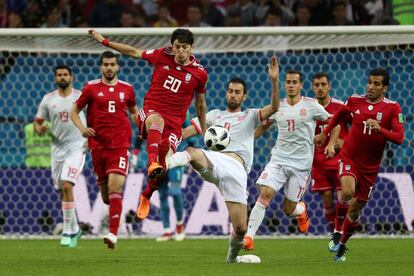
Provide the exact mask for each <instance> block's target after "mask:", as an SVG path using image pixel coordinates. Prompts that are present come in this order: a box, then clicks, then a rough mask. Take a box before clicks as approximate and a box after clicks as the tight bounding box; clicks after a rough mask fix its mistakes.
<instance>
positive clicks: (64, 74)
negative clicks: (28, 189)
mask: <svg viewBox="0 0 414 276" xmlns="http://www.w3.org/2000/svg"><path fill="white" fill-rule="evenodd" d="M72 81H73V76H72V70H71V68H70V67H69V66H66V65H59V66H57V67H56V68H55V83H56V85H57V89H56V90H54V91H52V92H50V93H48V94H46V95H45V96H44V97H43V99H42V101H41V103H40V105H39V109H38V111H37V114H36V118H35V122H34V129H35V131H36V132H37V133H39V134H44V133H46V131H47V130H48V128H49V126H48V125H45V124H43V122H44V121H45V120H48V121H51V124H52V125H51V130H52V179H53V184H54V186H55V188H56V189H57V190H60V193H61V199H62V213H63V232H62V237H61V240H60V245H62V246H64V247H76V245H77V242H78V239H79V238H80V236H81V234H82V232H81V229H80V228H79V225H78V221H77V218H76V211H75V210H76V209H75V203H74V198H73V186H74V185H75V183H76V180H77V179H78V177H79V174H80V173H81V171H82V169H83V165H84V162H85V141H86V139H85V138H83V137H82V135H81V134H80V132H79V131H78V130H77V128H76V127H75V125H74V124H73V123H72V121H71V119H70V116H69V114H70V111H71V109H72V105H73V103H74V102H75V101H76V100H77V99H78V97H79V96H80V94H81V91H79V90H76V89H74V88H72ZM81 118H82V120H83V122H86V120H85V115H84V114H82V115H81Z"/></svg>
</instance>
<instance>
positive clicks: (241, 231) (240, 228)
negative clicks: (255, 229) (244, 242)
mask: <svg viewBox="0 0 414 276" xmlns="http://www.w3.org/2000/svg"><path fill="white" fill-rule="evenodd" d="M233 232H234V235H235V236H237V237H240V238H243V237H244V235H245V234H246V232H247V227H246V226H245V225H236V226H234V229H233Z"/></svg>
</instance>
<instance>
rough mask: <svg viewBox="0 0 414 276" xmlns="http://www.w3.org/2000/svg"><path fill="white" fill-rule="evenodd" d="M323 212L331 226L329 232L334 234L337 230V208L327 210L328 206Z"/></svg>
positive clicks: (324, 207)
mask: <svg viewBox="0 0 414 276" xmlns="http://www.w3.org/2000/svg"><path fill="white" fill-rule="evenodd" d="M323 212H324V214H325V219H326V221H327V222H328V224H329V230H330V231H331V232H333V231H334V229H335V208H334V207H329V208H326V206H323Z"/></svg>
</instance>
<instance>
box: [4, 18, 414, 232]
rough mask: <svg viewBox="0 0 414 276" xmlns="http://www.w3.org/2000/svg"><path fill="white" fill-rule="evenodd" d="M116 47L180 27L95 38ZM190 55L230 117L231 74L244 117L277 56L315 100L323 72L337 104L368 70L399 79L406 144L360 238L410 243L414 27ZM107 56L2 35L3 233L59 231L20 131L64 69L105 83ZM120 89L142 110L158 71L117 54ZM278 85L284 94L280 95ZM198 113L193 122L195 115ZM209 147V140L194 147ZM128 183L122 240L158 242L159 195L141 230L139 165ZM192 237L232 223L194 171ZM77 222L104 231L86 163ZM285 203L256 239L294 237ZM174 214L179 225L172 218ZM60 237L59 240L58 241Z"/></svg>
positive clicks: (34, 35)
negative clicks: (238, 81) (102, 59)
mask: <svg viewBox="0 0 414 276" xmlns="http://www.w3.org/2000/svg"><path fill="white" fill-rule="evenodd" d="M97 30H98V31H99V32H100V33H102V34H103V35H104V36H106V37H108V38H110V39H111V40H113V41H117V42H123V43H127V44H130V45H132V46H135V47H138V48H141V49H152V48H157V47H162V46H164V45H168V44H169V43H170V41H169V39H170V34H171V33H172V31H173V30H174V29H173V28H103V29H97ZM191 30H192V31H193V33H194V35H195V48H194V53H195V55H196V57H197V58H199V59H200V62H201V64H202V65H203V66H204V67H205V68H206V69H207V71H208V74H209V81H208V84H207V94H206V101H207V105H208V108H209V109H214V108H225V107H226V105H225V99H224V95H225V84H226V83H227V81H228V80H229V79H230V78H231V77H234V76H238V77H241V78H243V79H245V80H246V82H247V87H248V95H247V100H246V101H245V103H244V107H246V108H247V107H261V106H263V105H265V104H268V103H269V102H270V87H271V85H270V81H269V80H268V76H267V64H268V62H269V60H270V57H271V56H273V55H276V56H277V57H278V58H279V64H280V72H281V82H282V80H283V79H282V78H283V76H284V74H285V72H286V71H287V70H289V69H297V70H299V71H301V72H302V73H303V75H304V88H303V94H304V95H306V96H309V97H313V93H312V91H311V85H310V84H311V78H312V76H313V75H314V74H316V73H318V72H321V71H323V72H325V73H327V74H328V75H329V77H330V79H331V84H332V93H331V95H332V96H334V97H335V98H338V99H340V100H343V101H345V100H346V99H347V98H348V97H349V96H350V95H351V94H353V93H355V92H356V93H360V94H362V93H364V91H365V89H366V88H365V87H366V82H367V78H368V75H367V74H368V72H369V70H371V69H373V68H375V67H384V68H385V69H387V70H388V72H389V73H390V76H391V82H390V86H389V91H388V92H387V93H388V94H387V97H389V98H390V99H392V100H395V101H398V102H399V103H400V105H401V107H402V110H403V114H404V116H405V142H404V144H403V145H401V146H396V145H393V144H389V145H388V146H387V149H386V152H385V154H384V158H383V163H382V167H381V173H380V177H379V178H378V181H377V184H376V186H375V188H374V190H373V193H372V199H371V200H370V202H369V203H368V204H367V207H366V208H365V209H364V210H363V214H362V218H361V223H362V226H361V229H360V232H361V233H364V234H404V233H407V232H408V231H412V230H413V222H414V191H413V181H412V180H413V177H414V171H413V165H412V164H414V150H413V148H414V139H413V138H414V122H413V115H412V114H414V96H413V92H412V88H413V87H414V26H349V27H306V28H301V27H281V28H273V27H243V28H192V29H191ZM107 49H108V48H106V47H104V46H102V45H100V44H99V43H97V42H96V41H94V40H93V39H92V38H91V37H89V36H88V29H60V28H59V29H2V31H1V32H0V181H1V183H0V234H5V235H25V234H36V235H38V234H53V233H56V231H57V230H58V229H59V227H58V226H59V223H60V222H61V221H62V218H61V212H60V199H59V194H58V193H57V192H56V191H54V190H53V185H52V181H51V176H50V170H48V169H34V168H28V167H27V166H26V164H25V157H26V153H27V152H26V148H25V131H24V127H25V126H26V125H27V124H29V123H30V122H32V121H33V118H34V115H35V114H36V111H37V107H38V105H39V103H40V100H41V99H42V97H43V95H44V94H45V93H47V92H49V91H51V90H53V89H54V87H55V86H54V83H53V68H54V67H55V66H56V65H58V64H67V65H69V66H70V67H71V68H72V70H73V75H74V87H75V88H77V89H81V88H82V86H83V85H84V84H85V82H86V81H88V80H91V79H96V78H99V76H100V72H99V65H98V59H99V54H100V53H102V52H103V51H104V50H107ZM119 62H120V65H121V71H120V76H119V77H120V79H122V80H125V81H128V82H130V83H131V84H132V85H133V86H134V88H135V91H136V98H137V102H138V104H139V105H140V104H142V100H143V97H144V95H145V93H146V91H147V89H148V87H149V85H150V82H151V73H152V67H151V66H150V65H149V64H148V63H147V62H145V61H143V60H137V59H132V58H129V57H126V56H121V58H120V60H119ZM283 90H284V89H283V85H281V96H282V97H283V96H284V91H283ZM190 112H191V113H192V115H193V116H195V111H194V108H193V107H192V108H191V109H190ZM276 137H277V131H276V130H275V129H272V130H270V131H269V132H268V133H266V134H265V135H264V136H263V137H261V138H259V139H257V141H256V142H255V149H254V152H255V157H254V164H253V169H252V171H251V173H250V175H249V179H248V189H249V198H248V208H249V210H250V208H251V207H253V205H254V202H255V200H256V197H257V195H258V191H257V189H256V187H255V185H254V183H255V181H256V180H257V178H258V177H259V175H260V172H261V170H262V169H263V167H264V166H265V164H266V162H267V161H268V160H269V157H270V156H269V154H270V150H271V148H272V146H273V145H274V143H275V139H276ZM198 145H199V146H202V139H200V140H199V141H198ZM139 158H140V162H139V164H140V166H141V169H142V170H140V171H138V172H137V173H134V174H131V175H130V176H129V177H128V179H127V182H126V186H125V190H124V211H123V214H122V215H123V217H124V218H125V219H122V220H121V233H123V234H128V233H129V234H132V235H142V234H146V235H158V234H160V233H162V226H161V222H160V217H159V209H158V207H159V199H158V195H157V194H155V195H154V198H153V201H152V202H153V206H152V211H151V213H150V216H149V218H148V219H146V220H144V221H143V222H137V221H135V220H134V218H133V216H131V215H130V211H133V210H135V208H136V205H137V201H138V195H139V193H140V192H141V190H142V189H143V187H144V186H145V177H144V174H143V166H145V162H146V161H145V158H146V157H145V154H141V155H140V157H139ZM182 187H183V191H184V195H185V201H186V204H185V207H186V211H185V214H186V215H185V223H186V231H187V233H188V234H192V235H227V234H228V233H229V232H230V231H231V227H230V224H229V220H228V214H227V210H226V207H225V204H224V202H223V199H222V197H221V196H220V194H219V192H218V190H217V188H216V187H214V186H213V185H212V184H210V183H207V182H203V181H202V180H201V179H200V177H199V176H197V174H196V173H194V172H191V173H186V174H185V177H184V180H183V183H182ZM75 200H76V206H77V214H78V217H79V220H80V221H82V222H84V223H87V224H89V225H90V226H92V227H93V229H92V230H91V233H94V234H97V233H104V232H105V231H107V225H106V224H105V222H106V217H105V216H106V214H107V211H106V206H105V205H104V204H103V203H102V202H101V199H100V195H99V194H98V189H97V186H96V182H95V178H94V176H93V172H92V165H91V162H90V159H89V160H88V162H87V165H86V168H85V170H84V173H83V175H82V176H81V178H80V180H79V183H77V185H76V186H75ZM281 200H282V196H281V194H278V195H277V196H276V198H275V200H274V201H273V202H272V203H271V204H270V206H269V208H268V209H267V211H266V218H265V220H264V222H263V224H262V226H261V227H260V229H259V234H260V235H290V234H297V231H296V226H295V223H296V222H295V220H292V219H291V218H289V217H286V216H285V215H284V214H283V211H282V208H281ZM305 201H306V202H307V203H308V204H309V215H310V217H311V227H310V233H311V234H313V235H323V234H326V233H328V228H327V223H326V221H325V219H324V215H323V208H322V201H321V199H320V197H319V195H317V194H314V193H311V192H310V191H308V192H307V193H306V194H305ZM173 213H174V212H173V211H172V212H171V220H172V226H174V221H175V216H174V215H173ZM54 230H55V232H54Z"/></svg>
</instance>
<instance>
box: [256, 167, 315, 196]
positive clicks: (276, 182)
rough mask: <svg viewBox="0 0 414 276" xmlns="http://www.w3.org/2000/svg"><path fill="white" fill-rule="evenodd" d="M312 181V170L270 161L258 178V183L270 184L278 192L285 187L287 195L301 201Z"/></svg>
mask: <svg viewBox="0 0 414 276" xmlns="http://www.w3.org/2000/svg"><path fill="white" fill-rule="evenodd" d="M310 181H311V170H297V169H295V168H292V167H289V166H285V165H279V164H273V163H268V164H267V165H266V167H265V169H264V171H263V172H262V174H261V175H260V177H259V179H258V180H257V182H256V184H257V185H263V186H268V187H270V188H272V189H273V190H275V192H278V191H279V190H280V189H281V188H282V187H284V193H285V197H286V198H287V199H289V200H291V201H294V202H299V201H300V200H301V199H302V197H303V195H304V194H305V192H306V190H307V189H308V186H309V183H310Z"/></svg>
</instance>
